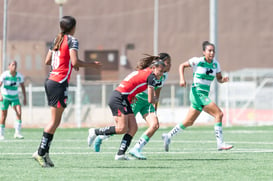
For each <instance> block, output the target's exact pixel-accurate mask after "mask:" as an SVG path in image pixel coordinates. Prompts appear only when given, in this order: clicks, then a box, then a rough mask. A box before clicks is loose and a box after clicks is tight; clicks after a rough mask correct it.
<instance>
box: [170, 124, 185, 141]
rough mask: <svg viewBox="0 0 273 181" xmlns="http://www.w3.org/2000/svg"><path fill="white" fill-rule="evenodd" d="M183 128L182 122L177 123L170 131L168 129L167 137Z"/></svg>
mask: <svg viewBox="0 0 273 181" xmlns="http://www.w3.org/2000/svg"><path fill="white" fill-rule="evenodd" d="M184 129H186V127H185V126H184V125H183V124H182V123H179V124H177V125H176V126H175V127H174V128H173V129H172V130H171V131H169V133H168V137H169V138H171V137H173V136H175V135H177V134H178V133H180V132H181V131H182V130H184Z"/></svg>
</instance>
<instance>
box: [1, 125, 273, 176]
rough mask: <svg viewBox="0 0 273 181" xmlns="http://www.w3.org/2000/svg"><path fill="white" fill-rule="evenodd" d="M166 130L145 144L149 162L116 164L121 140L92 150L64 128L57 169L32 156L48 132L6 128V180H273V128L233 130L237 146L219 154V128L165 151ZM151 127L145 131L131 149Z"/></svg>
mask: <svg viewBox="0 0 273 181" xmlns="http://www.w3.org/2000/svg"><path fill="white" fill-rule="evenodd" d="M170 129H171V128H164V129H163V128H161V129H159V130H158V131H157V132H156V134H155V135H154V136H153V137H152V139H151V140H150V142H149V143H148V144H147V145H146V146H145V148H144V150H143V154H144V155H145V156H146V157H147V160H130V161H115V160H114V156H115V154H116V152H117V150H118V147H119V144H120V140H121V136H120V135H115V136H113V137H111V138H110V139H108V140H105V141H104V142H103V144H102V147H101V152H100V153H95V152H93V149H92V148H89V147H87V142H86V138H87V133H88V131H87V129H86V128H82V129H58V130H57V132H56V134H55V136H54V140H53V142H52V145H51V150H50V155H51V159H52V160H53V162H54V163H55V167H54V168H41V167H40V166H39V165H38V163H37V162H36V161H34V159H32V158H31V156H32V153H33V152H34V151H36V150H37V148H38V146H39V143H40V139H41V135H42V131H43V130H42V129H23V135H24V136H25V139H24V140H15V139H13V129H6V135H5V138H6V139H5V141H2V142H0V180H1V181H4V180H9V181H13V180H20V181H24V180H43V181H44V180H51V181H55V180H56V181H57V180H58V181H60V180H73V181H74V180H97V181H100V180H108V181H109V180H142V181H143V180H149V181H151V180H156V181H160V180H168V181H170V180H206V181H207V180H272V178H273V171H272V168H273V126H263V127H228V128H224V138H225V141H226V142H227V143H230V144H233V145H234V146H235V147H234V149H232V150H229V151H217V150H216V139H215V136H214V131H213V127H211V126H207V127H203V126H196V127H191V128H189V129H187V130H186V131H184V132H183V133H182V134H179V135H177V136H175V137H174V138H173V139H172V142H171V145H170V151H169V152H165V151H164V149H163V141H162V140H161V134H162V133H163V132H167V131H169V130H170ZM144 130H145V128H141V129H139V131H138V133H137V134H136V136H135V137H134V139H133V141H132V143H131V147H132V146H133V145H134V144H135V142H136V141H137V140H138V138H139V137H140V135H141V134H142V133H143V131H144Z"/></svg>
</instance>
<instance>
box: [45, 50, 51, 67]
mask: <svg viewBox="0 0 273 181" xmlns="http://www.w3.org/2000/svg"><path fill="white" fill-rule="evenodd" d="M51 57H52V51H51V50H48V52H47V55H46V59H45V64H46V65H51Z"/></svg>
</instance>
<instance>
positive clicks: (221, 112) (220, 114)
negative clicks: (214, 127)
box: [217, 111, 224, 119]
mask: <svg viewBox="0 0 273 181" xmlns="http://www.w3.org/2000/svg"><path fill="white" fill-rule="evenodd" d="M217 116H218V117H219V119H222V118H223V117H224V113H223V111H219V113H218V114H217Z"/></svg>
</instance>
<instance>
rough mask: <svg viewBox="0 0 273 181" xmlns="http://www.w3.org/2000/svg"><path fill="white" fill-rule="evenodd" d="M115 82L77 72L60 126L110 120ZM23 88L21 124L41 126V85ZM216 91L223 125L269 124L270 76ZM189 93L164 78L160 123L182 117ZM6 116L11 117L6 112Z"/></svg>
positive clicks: (46, 115) (272, 112) (205, 119)
mask: <svg viewBox="0 0 273 181" xmlns="http://www.w3.org/2000/svg"><path fill="white" fill-rule="evenodd" d="M118 83H119V82H84V81H81V78H80V75H78V76H77V83H76V85H71V86H70V87H69V98H68V107H67V109H65V111H64V114H63V117H62V125H61V126H63V127H91V126H97V125H107V124H113V120H112V115H111V112H110V109H109V108H108V105H107V102H108V100H109V97H110V95H111V92H112V91H113V89H114V88H116V86H117V85H118ZM212 87H214V86H212ZM26 91H27V95H28V103H27V106H23V111H22V115H23V119H22V121H23V125H24V126H25V127H42V126H43V125H45V124H46V123H47V121H48V120H49V119H50V109H49V108H48V106H47V99H46V95H45V91H44V87H41V86H40V87H36V86H33V85H31V84H29V85H28V86H27V87H26ZM217 91H218V92H215V90H214V89H213V90H211V95H210V96H211V97H212V99H214V97H215V95H217V96H218V105H219V107H220V108H221V109H222V110H223V111H224V113H225V114H224V115H225V116H224V119H223V122H224V124H226V125H227V126H231V125H238V124H240V125H253V124H255V125H258V124H273V99H272V93H273V79H264V80H263V81H260V83H259V84H257V83H256V82H253V81H250V82H246V81H233V80H232V79H231V81H230V82H229V83H225V84H221V85H219V86H218V88H217ZM189 93H190V83H189V84H188V85H187V86H186V88H182V87H180V86H179V85H178V83H177V82H168V81H167V82H166V84H165V85H164V87H163V88H162V91H161V94H160V100H159V108H158V111H157V113H158V116H159V120H160V122H161V123H163V124H166V125H171V124H176V123H178V122H181V121H182V120H183V118H184V117H185V115H186V114H187V110H188V108H189V106H190V101H189ZM11 111H12V110H11ZM11 111H10V112H11ZM8 119H14V117H11V116H8ZM138 121H139V122H140V123H141V122H142V121H143V120H142V119H141V118H139V117H138ZM9 123H12V121H10V122H9ZM196 123H197V124H198V123H202V124H210V123H211V124H212V123H213V118H212V117H211V116H209V115H207V114H206V113H202V114H201V116H200V118H198V120H197V121H196Z"/></svg>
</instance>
